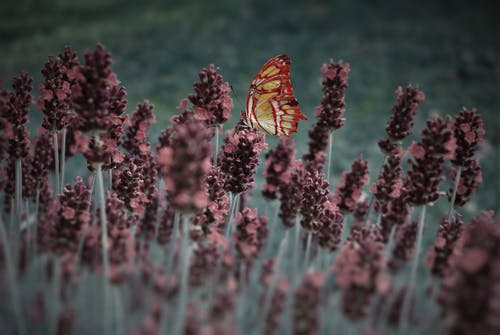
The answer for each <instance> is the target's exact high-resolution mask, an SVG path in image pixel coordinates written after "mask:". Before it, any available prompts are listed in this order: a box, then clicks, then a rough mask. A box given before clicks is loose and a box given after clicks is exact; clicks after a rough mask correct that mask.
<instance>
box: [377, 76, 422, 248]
mask: <svg viewBox="0 0 500 335" xmlns="http://www.w3.org/2000/svg"><path fill="white" fill-rule="evenodd" d="M424 100H425V94H424V93H423V92H422V91H421V90H420V89H418V88H415V87H413V86H411V85H408V86H406V88H405V89H404V90H403V88H402V87H401V86H400V87H398V88H397V90H396V103H395V104H394V106H393V107H392V114H391V116H390V118H389V121H388V122H387V124H386V127H385V130H386V134H387V137H386V138H384V139H382V140H380V141H379V142H378V145H379V147H380V149H381V150H382V152H383V153H384V154H385V155H386V157H385V160H384V165H383V166H382V170H381V171H380V174H379V176H378V180H377V182H376V183H375V184H373V185H372V187H371V191H372V193H373V195H374V197H375V199H374V200H375V201H374V208H375V211H376V212H377V213H378V214H379V218H380V219H379V226H380V230H381V232H382V235H383V236H384V240H385V241H387V240H388V239H389V235H390V233H391V231H392V229H395V227H399V226H401V225H403V224H404V223H405V222H407V220H408V217H409V214H410V210H411V209H410V208H409V207H408V206H407V201H406V197H405V192H406V189H405V187H404V185H403V182H402V173H403V169H402V167H401V158H402V156H403V149H402V145H401V143H402V141H403V140H404V139H405V138H406V137H407V136H409V135H411V133H412V127H413V122H414V118H415V115H416V113H417V108H418V106H419V104H420V103H421V102H422V101H424Z"/></svg>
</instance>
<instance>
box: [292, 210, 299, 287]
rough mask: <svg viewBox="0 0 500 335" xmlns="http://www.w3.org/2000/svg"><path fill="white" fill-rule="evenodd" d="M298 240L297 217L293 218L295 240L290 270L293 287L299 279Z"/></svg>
mask: <svg viewBox="0 0 500 335" xmlns="http://www.w3.org/2000/svg"><path fill="white" fill-rule="evenodd" d="M299 240H300V219H299V217H298V216H297V217H296V218H295V238H294V241H293V256H292V257H293V265H292V266H293V268H292V278H293V283H292V284H293V286H294V287H295V285H297V282H298V278H299V271H298V269H299Z"/></svg>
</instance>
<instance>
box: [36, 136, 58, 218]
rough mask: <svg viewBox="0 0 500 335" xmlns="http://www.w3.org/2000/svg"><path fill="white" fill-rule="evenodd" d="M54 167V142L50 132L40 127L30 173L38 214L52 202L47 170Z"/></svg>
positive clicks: (44, 210) (45, 210)
mask: <svg viewBox="0 0 500 335" xmlns="http://www.w3.org/2000/svg"><path fill="white" fill-rule="evenodd" d="M53 167H54V142H53V141H52V138H51V136H50V134H49V133H48V132H47V131H44V130H43V129H40V134H39V135H38V137H37V139H36V141H35V150H34V154H33V164H32V168H31V173H32V176H33V178H34V181H35V186H34V187H35V198H36V197H38V199H35V201H38V203H39V206H38V215H39V216H40V215H41V214H43V213H45V212H47V211H48V209H49V207H50V206H51V204H52V187H51V185H50V181H49V172H50V170H52V168H53Z"/></svg>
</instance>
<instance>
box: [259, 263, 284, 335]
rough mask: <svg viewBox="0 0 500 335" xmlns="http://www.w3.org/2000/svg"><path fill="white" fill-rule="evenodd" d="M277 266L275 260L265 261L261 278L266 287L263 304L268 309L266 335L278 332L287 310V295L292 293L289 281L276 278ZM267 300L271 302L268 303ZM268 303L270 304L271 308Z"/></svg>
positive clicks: (265, 324) (265, 323)
mask: <svg viewBox="0 0 500 335" xmlns="http://www.w3.org/2000/svg"><path fill="white" fill-rule="evenodd" d="M275 266H276V259H275V258H271V259H268V260H266V261H264V262H263V263H262V270H261V276H260V283H261V285H262V286H263V287H264V290H263V292H262V296H261V302H262V306H266V307H267V308H268V310H267V311H264V313H266V312H267V315H266V316H265V321H264V330H263V333H264V334H266V335H272V334H276V332H277V331H278V327H279V322H280V319H281V316H282V314H283V312H284V311H285V308H286V299H287V294H288V292H289V291H290V283H289V282H288V280H287V279H285V278H275V277H274V276H276V273H275ZM270 290H272V291H270ZM266 299H269V300H268V301H266ZM266 303H269V306H267V305H266ZM266 307H264V308H266Z"/></svg>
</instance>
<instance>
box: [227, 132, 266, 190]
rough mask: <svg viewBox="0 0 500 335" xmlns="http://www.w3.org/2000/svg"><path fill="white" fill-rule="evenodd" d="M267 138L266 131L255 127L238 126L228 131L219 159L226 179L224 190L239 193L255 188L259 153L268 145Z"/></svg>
mask: <svg viewBox="0 0 500 335" xmlns="http://www.w3.org/2000/svg"><path fill="white" fill-rule="evenodd" d="M265 140H266V136H265V134H264V133H262V132H259V131H256V130H253V129H248V128H243V127H236V128H235V129H234V130H232V131H228V132H226V138H225V144H224V146H223V147H222V151H221V152H220V153H219V159H218V162H220V169H221V171H222V173H223V174H224V179H225V183H224V190H226V191H227V192H231V193H233V194H239V193H242V192H245V191H247V190H249V189H251V188H253V186H254V174H255V169H256V168H257V165H258V164H259V154H260V152H261V151H262V149H263V148H265V147H266V146H267V144H266V142H265Z"/></svg>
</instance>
